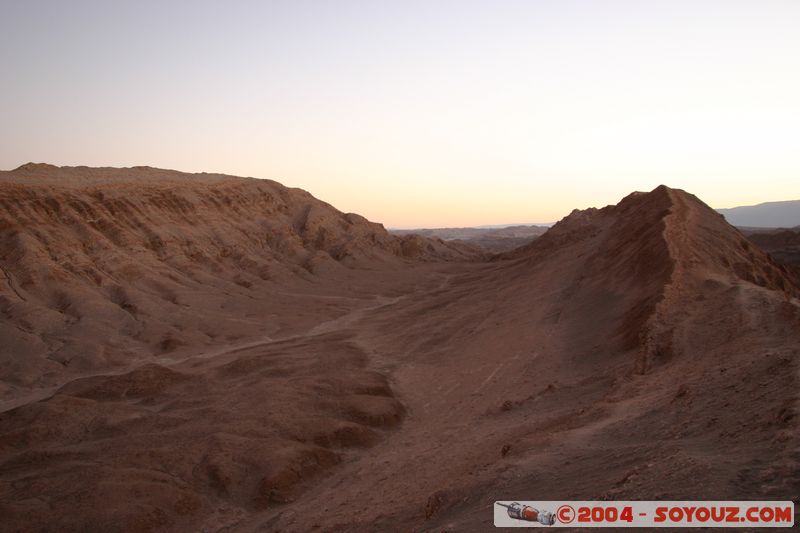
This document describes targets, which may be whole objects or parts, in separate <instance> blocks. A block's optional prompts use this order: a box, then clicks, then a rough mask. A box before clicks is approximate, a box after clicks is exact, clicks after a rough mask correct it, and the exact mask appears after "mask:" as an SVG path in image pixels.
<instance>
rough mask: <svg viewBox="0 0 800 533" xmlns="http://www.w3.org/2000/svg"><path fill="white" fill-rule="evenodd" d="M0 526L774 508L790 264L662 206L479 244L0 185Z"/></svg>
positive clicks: (259, 199) (797, 420) (264, 188)
mask: <svg viewBox="0 0 800 533" xmlns="http://www.w3.org/2000/svg"><path fill="white" fill-rule="evenodd" d="M0 267H2V276H0V363H1V364H0V516H2V517H3V520H2V523H0V530H2V531H54V532H55V531H58V532H63V531H120V532H123V531H124V532H127V531H131V532H133V531H137V532H138V531H243V532H248V531H476V532H477V531H486V530H489V529H490V528H492V516H493V514H492V506H493V502H494V501H495V500H508V499H517V500H523V499H537V500H548V499H574V500H591V499H629V500H633V499H674V500H680V499H715V500H725V499H747V500H757V499H775V500H785V499H793V500H795V502H797V501H798V500H800V438H799V436H800V435H799V434H798V424H800V417H798V393H800V301H799V300H798V297H800V289H798V278H797V275H796V273H795V272H793V271H792V270H791V269H789V268H787V267H786V266H785V265H783V264H780V263H778V262H776V261H775V260H774V259H773V258H772V257H771V256H770V255H768V254H767V253H766V252H764V251H763V250H762V249H760V248H759V246H758V245H756V244H755V243H753V242H751V241H750V240H748V239H747V238H746V237H745V236H744V235H743V234H742V233H741V232H740V231H739V230H737V229H736V228H734V227H733V226H731V225H730V224H728V223H727V222H726V221H725V219H724V218H723V217H722V216H720V215H719V214H717V213H715V212H714V211H713V210H712V209H711V208H709V207H708V206H707V205H706V204H704V203H703V202H702V201H701V200H700V199H698V198H696V197H695V196H693V195H691V194H690V193H689V192H686V191H682V190H677V189H671V188H669V187H666V186H660V187H658V188H656V189H654V190H652V191H649V192H636V193H632V194H630V195H629V196H626V197H625V198H623V199H621V200H620V202H619V203H618V204H616V205H612V206H607V207H604V208H600V209H587V210H583V211H577V210H576V211H574V212H573V213H571V214H570V215H569V216H567V217H565V218H564V219H563V220H561V221H560V222H558V223H557V224H556V225H555V226H553V227H552V228H550V229H549V230H548V231H547V232H546V233H544V234H543V235H542V236H540V237H538V238H537V239H536V240H534V241H532V242H530V243H528V244H525V245H523V246H521V247H518V248H515V249H513V250H507V251H504V252H503V253H501V254H496V255H487V254H486V252H485V251H484V250H481V249H479V248H478V247H476V246H472V245H469V244H465V243H462V242H455V241H445V240H442V239H439V238H431V237H425V236H421V235H392V234H390V233H388V232H387V231H386V230H385V229H384V228H383V227H382V226H381V225H380V224H376V223H373V222H370V221H368V220H366V219H365V218H363V217H361V216H359V215H356V214H345V213H342V212H340V211H338V210H336V209H335V208H334V207H332V206H330V205H328V204H326V203H324V202H322V201H320V200H318V199H316V198H314V197H313V196H311V195H310V194H308V193H307V192H305V191H302V190H299V189H290V188H287V187H284V186H282V185H280V184H279V183H277V182H273V181H270V180H258V179H252V178H237V177H232V176H224V175H218V174H184V173H179V172H175V171H168V170H159V169H154V168H149V167H134V168H125V169H112V168H88V167H54V166H51V165H43V164H26V165H23V166H22V167H20V168H18V169H16V170H14V171H8V172H0Z"/></svg>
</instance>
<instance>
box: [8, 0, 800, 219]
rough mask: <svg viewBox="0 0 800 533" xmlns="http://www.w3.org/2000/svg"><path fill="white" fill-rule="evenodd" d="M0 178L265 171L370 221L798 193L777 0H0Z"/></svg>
mask: <svg viewBox="0 0 800 533" xmlns="http://www.w3.org/2000/svg"><path fill="white" fill-rule="evenodd" d="M0 94H2V98H1V99H0V123H1V124H2V127H1V128H0V168H1V169H6V170H7V169H12V168H15V167H17V166H19V165H21V164H23V163H26V162H28V161H34V162H46V163H52V164H56V165H89V166H134V165H150V166H155V167H162V168H173V169H177V170H183V171H190V172H200V171H208V172H223V173H226V174H234V175H241V176H254V177H260V178H271V179H275V180H277V181H280V182H281V183H283V184H285V185H287V186H291V187H301V188H303V189H306V190H308V191H310V192H311V193H312V194H314V195H315V196H317V197H318V198H320V199H322V200H325V201H327V202H329V203H331V204H333V205H334V206H335V207H337V208H339V209H341V210H343V211H350V212H357V213H360V214H362V215H364V216H366V217H367V218H369V219H371V220H375V221H378V222H382V223H383V224H385V225H386V226H388V227H441V226H471V225H482V224H503V223H521V222H531V223H532V222H552V221H555V220H558V219H559V218H561V217H562V216H564V215H566V214H567V213H569V211H571V210H572V209H573V208H585V207H590V206H603V205H606V204H609V203H616V202H617V201H618V200H619V199H620V198H622V197H623V196H625V195H626V194H628V193H629V192H631V191H634V190H650V189H652V188H654V187H656V186H657V185H659V184H661V183H664V184H667V185H669V186H671V187H678V188H682V189H686V190H688V191H689V192H692V193H694V194H696V195H698V196H699V197H700V198H701V199H703V200H704V201H705V202H706V203H708V204H710V205H712V206H713V207H731V206H736V205H746V204H754V203H759V202H764V201H772V200H790V199H800V2H798V1H796V0H783V1H778V0H752V1H741V0H716V1H711V0H693V1H682V0H670V1H655V0H654V1H641V0H630V1H614V0H608V1H604V0H591V1H589V0H586V1H578V0H538V1H537V0H527V1H508V0H491V1H490V0H486V1H469V0H462V1H455V0H454V1H444V0H427V1H409V0H403V1H385V0H371V1H338V0H325V1H303V0H292V1H253V2H242V1H216V2H210V1H169V0H160V1H146V0H145V1H142V0H139V1H130V2H127V1H94V2H88V1H51V2H46V1H37V0H32V1H12V0H0Z"/></svg>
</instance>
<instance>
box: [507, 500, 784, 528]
mask: <svg viewBox="0 0 800 533" xmlns="http://www.w3.org/2000/svg"><path fill="white" fill-rule="evenodd" d="M493 507H494V525H495V526H496V527H683V528H686V527H750V528H752V527H793V526H794V503H793V502H791V501H617V502H613V501H598V502H592V501H580V502H578V501H497V502H495V505H494V506H493Z"/></svg>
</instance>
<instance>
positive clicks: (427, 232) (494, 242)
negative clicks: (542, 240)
mask: <svg viewBox="0 0 800 533" xmlns="http://www.w3.org/2000/svg"><path fill="white" fill-rule="evenodd" d="M547 230H548V226H544V225H542V226H536V225H516V226H478V227H473V228H424V229H390V230H389V233H390V234H393V235H399V236H412V235H419V236H421V237H425V238H438V239H442V240H443V241H460V242H464V243H467V244H469V245H472V246H477V247H478V248H480V249H482V250H484V251H487V252H490V253H500V252H507V251H509V250H513V249H514V248H517V247H519V246H523V245H525V244H528V243H529V242H531V240H533V239H535V238H536V237H539V236H540V235H542V234H544V232H546V231H547Z"/></svg>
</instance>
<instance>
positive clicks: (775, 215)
mask: <svg viewBox="0 0 800 533" xmlns="http://www.w3.org/2000/svg"><path fill="white" fill-rule="evenodd" d="M717 212H719V213H722V214H723V215H725V219H726V220H727V221H728V222H729V223H730V224H732V225H734V226H748V227H757V228H792V227H794V226H797V225H800V200H789V201H786V202H766V203H763V204H758V205H745V206H741V207H732V208H730V209H717Z"/></svg>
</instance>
